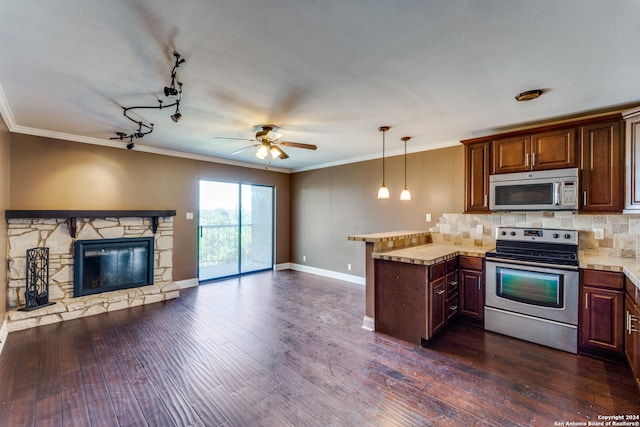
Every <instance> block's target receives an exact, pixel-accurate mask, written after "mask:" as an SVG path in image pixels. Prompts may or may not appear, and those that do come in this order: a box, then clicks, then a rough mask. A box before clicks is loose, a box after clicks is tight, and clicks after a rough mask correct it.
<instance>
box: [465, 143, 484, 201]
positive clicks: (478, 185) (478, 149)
mask: <svg viewBox="0 0 640 427" xmlns="http://www.w3.org/2000/svg"><path fill="white" fill-rule="evenodd" d="M489 147H490V143H489V142H488V141H486V142H478V143H474V144H466V145H465V147H464V148H465V152H464V153H465V168H464V170H465V181H464V182H465V184H464V185H465V202H464V211H465V212H467V213H470V212H480V213H488V212H489V156H490V151H489Z"/></svg>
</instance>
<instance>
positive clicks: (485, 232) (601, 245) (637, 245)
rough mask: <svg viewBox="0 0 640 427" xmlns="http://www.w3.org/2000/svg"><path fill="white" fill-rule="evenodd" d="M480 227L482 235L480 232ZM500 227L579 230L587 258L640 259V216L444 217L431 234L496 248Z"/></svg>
mask: <svg viewBox="0 0 640 427" xmlns="http://www.w3.org/2000/svg"><path fill="white" fill-rule="evenodd" d="M479 225H480V226H482V227H481V228H482V233H479V232H478V231H479V230H478V226H479ZM501 226H502V227H537V228H560V229H570V230H578V232H579V233H578V236H579V237H578V239H579V250H580V252H581V253H583V254H585V255H606V256H618V257H624V258H633V259H640V215H627V214H625V215H622V214H620V215H586V214H577V213H575V212H568V211H544V212H538V211H536V212H496V213H491V214H488V215H474V214H443V216H442V217H440V218H439V220H438V223H437V224H436V226H435V227H433V228H431V229H430V230H429V231H431V232H432V233H434V235H433V236H434V237H433V238H434V241H443V242H450V243H454V244H472V245H476V246H487V245H493V244H495V234H496V228H497V227H501ZM594 229H602V230H604V239H596V238H595V234H594Z"/></svg>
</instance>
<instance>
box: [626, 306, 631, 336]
mask: <svg viewBox="0 0 640 427" xmlns="http://www.w3.org/2000/svg"><path fill="white" fill-rule="evenodd" d="M626 320H627V325H626V329H627V334H631V313H629V310H627V319H626Z"/></svg>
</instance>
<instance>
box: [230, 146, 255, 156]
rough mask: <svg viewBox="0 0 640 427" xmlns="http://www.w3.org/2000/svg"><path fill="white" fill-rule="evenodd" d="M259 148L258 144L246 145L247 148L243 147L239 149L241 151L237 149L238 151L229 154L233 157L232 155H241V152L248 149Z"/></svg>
mask: <svg viewBox="0 0 640 427" xmlns="http://www.w3.org/2000/svg"><path fill="white" fill-rule="evenodd" d="M259 146H260V144H253V145H248V146H246V147H244V148H241V149H239V150H236V151H234V152H233V153H231V154H232V155H233V154H239V153H242V152H243V151H245V150H248V149H249V148H254V147H259Z"/></svg>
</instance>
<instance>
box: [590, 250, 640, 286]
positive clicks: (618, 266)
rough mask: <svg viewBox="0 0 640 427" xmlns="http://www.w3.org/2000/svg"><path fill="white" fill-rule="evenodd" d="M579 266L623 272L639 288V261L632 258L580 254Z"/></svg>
mask: <svg viewBox="0 0 640 427" xmlns="http://www.w3.org/2000/svg"><path fill="white" fill-rule="evenodd" d="M579 260H580V268H590V269H593V270H604V271H614V272H618V273H624V274H625V275H626V276H627V277H628V278H629V279H630V280H631V281H632V282H633V284H634V285H636V287H638V288H640V261H638V260H635V259H633V258H620V257H612V256H597V255H580V256H579Z"/></svg>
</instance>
